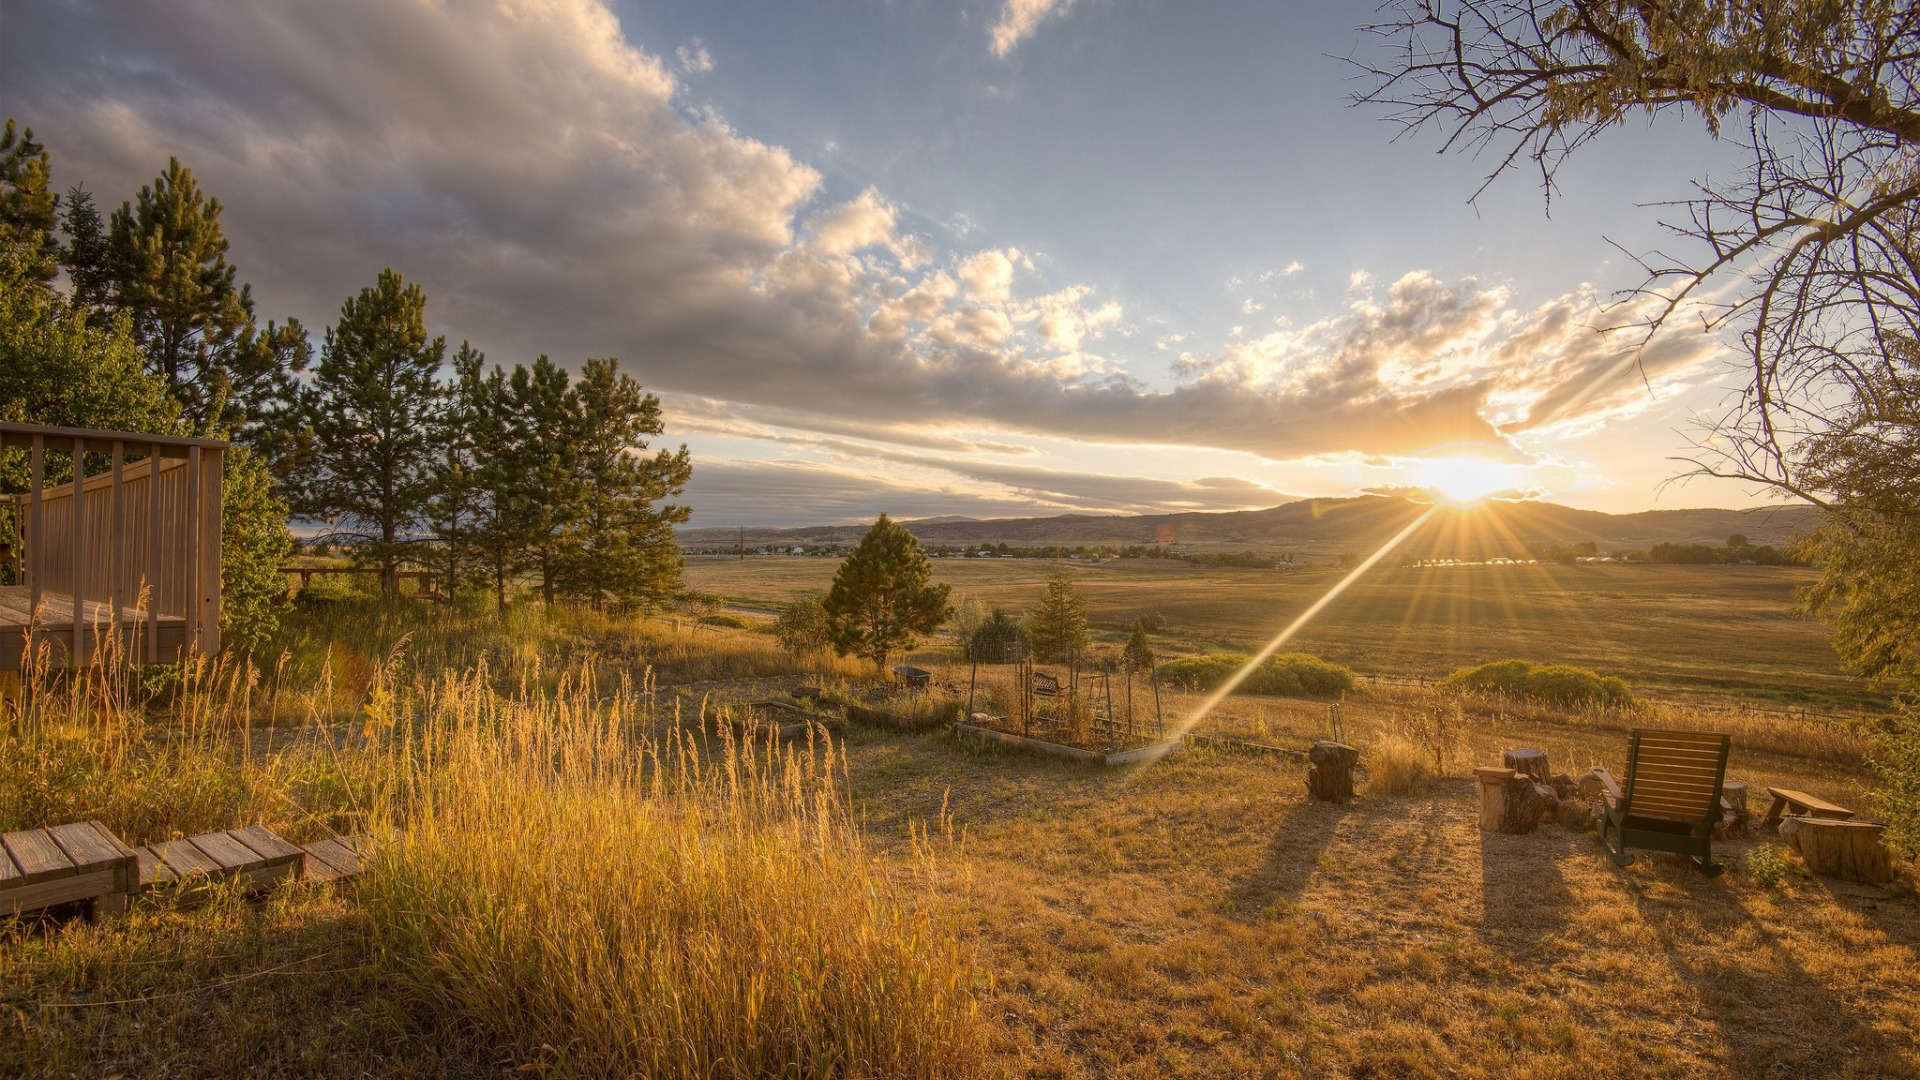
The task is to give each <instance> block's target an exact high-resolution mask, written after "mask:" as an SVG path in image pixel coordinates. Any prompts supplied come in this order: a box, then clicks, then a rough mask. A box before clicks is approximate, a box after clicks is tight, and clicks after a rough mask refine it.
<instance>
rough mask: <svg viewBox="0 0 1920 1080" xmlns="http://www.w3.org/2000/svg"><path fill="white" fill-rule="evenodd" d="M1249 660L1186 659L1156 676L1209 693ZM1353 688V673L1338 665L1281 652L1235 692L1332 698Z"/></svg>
mask: <svg viewBox="0 0 1920 1080" xmlns="http://www.w3.org/2000/svg"><path fill="white" fill-rule="evenodd" d="M1251 659H1252V657H1249V656H1245V655H1242V654H1239V653H1208V654H1207V655H1205V656H1186V657H1181V658H1180V659H1178V660H1168V661H1166V662H1165V663H1162V664H1161V665H1160V668H1159V675H1160V678H1162V679H1164V680H1166V681H1168V682H1170V683H1172V684H1174V685H1176V686H1185V687H1188V688H1191V689H1194V690H1212V689H1214V688H1216V687H1218V686H1220V685H1222V684H1224V683H1225V682H1226V681H1227V680H1228V679H1230V678H1232V677H1233V675H1234V673H1235V672H1238V671H1239V670H1240V669H1241V668H1243V667H1246V666H1247V663H1248V661H1250V660H1251ZM1353 685H1354V684H1353V672H1351V671H1349V670H1347V669H1346V668H1344V667H1341V666H1340V665H1339V664H1333V663H1328V662H1327V661H1325V660H1322V659H1320V658H1319V657H1317V656H1308V655H1307V654H1305V653H1282V654H1280V655H1278V656H1271V657H1268V658H1267V660H1266V662H1265V663H1263V664H1261V665H1260V666H1259V667H1258V668H1257V669H1255V670H1254V672H1253V673H1252V674H1250V675H1248V676H1247V678H1246V680H1245V681H1243V682H1242V683H1241V684H1240V685H1239V686H1238V687H1236V688H1235V689H1236V691H1237V692H1239V693H1242V694H1267V695H1271V696H1274V697H1335V696H1337V695H1340V694H1344V693H1348V692H1350V691H1351V690H1352V689H1353Z"/></svg>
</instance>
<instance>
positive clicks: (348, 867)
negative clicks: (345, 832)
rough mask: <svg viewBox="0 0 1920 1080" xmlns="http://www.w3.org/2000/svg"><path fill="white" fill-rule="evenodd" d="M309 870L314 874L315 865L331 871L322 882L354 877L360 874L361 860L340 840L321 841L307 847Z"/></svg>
mask: <svg viewBox="0 0 1920 1080" xmlns="http://www.w3.org/2000/svg"><path fill="white" fill-rule="evenodd" d="M307 856H308V860H309V861H308V864H307V865H308V868H309V872H312V870H313V869H315V867H314V863H315V862H318V863H319V864H320V866H321V867H324V868H325V869H326V870H328V871H331V872H330V873H328V874H327V875H326V876H325V878H323V879H322V880H331V879H332V878H342V877H353V876H354V875H356V874H358V873H360V870H361V866H360V858H359V856H358V855H357V854H355V852H354V851H353V849H352V848H350V847H348V846H347V845H346V844H343V843H341V842H340V841H338V840H319V841H316V842H314V843H311V844H308V845H307Z"/></svg>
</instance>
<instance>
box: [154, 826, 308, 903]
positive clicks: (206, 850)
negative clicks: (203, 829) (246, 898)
mask: <svg viewBox="0 0 1920 1080" xmlns="http://www.w3.org/2000/svg"><path fill="white" fill-rule="evenodd" d="M304 862H305V856H304V853H303V852H302V851H301V850H300V849H299V848H297V847H294V846H293V845H292V844H289V843H287V842H286V841H285V840H282V839H280V838H279V837H277V836H275V835H273V834H272V833H270V832H268V831H267V830H266V829H263V828H261V827H260V826H258V825H248V826H246V827H245V828H240V829H228V830H226V831H224V832H216V833H205V834H203V835H200V836H193V837H189V838H187V839H185V840H168V841H166V842H164V843H159V844H148V845H147V846H146V847H144V848H142V849H140V852H139V854H138V865H139V874H140V888H142V889H152V888H162V887H176V888H177V887H188V886H193V885H200V884H208V883H212V882H237V883H239V884H240V885H241V886H242V887H243V888H246V889H249V890H262V889H268V888H271V887H272V886H273V885H274V883H276V882H279V881H283V880H286V879H289V878H298V877H300V876H301V870H302V866H303V863H304Z"/></svg>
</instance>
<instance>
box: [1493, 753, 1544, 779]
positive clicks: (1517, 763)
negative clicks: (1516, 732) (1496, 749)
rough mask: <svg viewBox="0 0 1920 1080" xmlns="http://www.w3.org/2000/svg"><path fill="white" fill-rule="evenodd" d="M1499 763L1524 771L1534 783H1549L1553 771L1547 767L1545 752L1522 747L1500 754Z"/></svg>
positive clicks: (1514, 769) (1517, 770) (1519, 771)
mask: <svg viewBox="0 0 1920 1080" xmlns="http://www.w3.org/2000/svg"><path fill="white" fill-rule="evenodd" d="M1500 763H1501V764H1503V765H1505V766H1506V767H1507V768H1509V769H1512V770H1513V771H1514V772H1517V773H1526V774H1527V775H1528V776H1529V777H1532V778H1533V782H1534V783H1536V784H1551V783H1552V782H1553V779H1552V778H1553V772H1552V770H1550V769H1549V768H1548V767H1547V752H1546V751H1545V750H1534V749H1531V748H1527V747H1522V748H1519V749H1515V750H1509V751H1507V752H1506V753H1504V754H1502V755H1500Z"/></svg>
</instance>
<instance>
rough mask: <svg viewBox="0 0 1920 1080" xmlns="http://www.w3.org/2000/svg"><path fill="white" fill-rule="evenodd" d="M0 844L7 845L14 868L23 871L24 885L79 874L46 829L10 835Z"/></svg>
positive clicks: (21, 873) (2, 838) (0, 838)
mask: <svg viewBox="0 0 1920 1080" xmlns="http://www.w3.org/2000/svg"><path fill="white" fill-rule="evenodd" d="M0 844H4V846H5V847H6V849H7V854H8V855H11V856H12V857H13V865H15V866H17V867H19V868H20V876H21V877H22V878H23V879H25V880H24V881H23V882H22V884H29V883H31V882H35V881H44V880H46V879H48V878H56V877H67V876H69V875H71V874H75V873H78V872H79V871H78V869H77V868H76V867H75V866H74V865H73V860H72V859H69V858H67V853H66V852H64V851H61V850H60V845H59V844H56V843H54V842H53V837H51V836H48V835H47V830H45V829H26V830H24V831H21V832H10V833H8V834H6V836H4V837H0Z"/></svg>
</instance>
